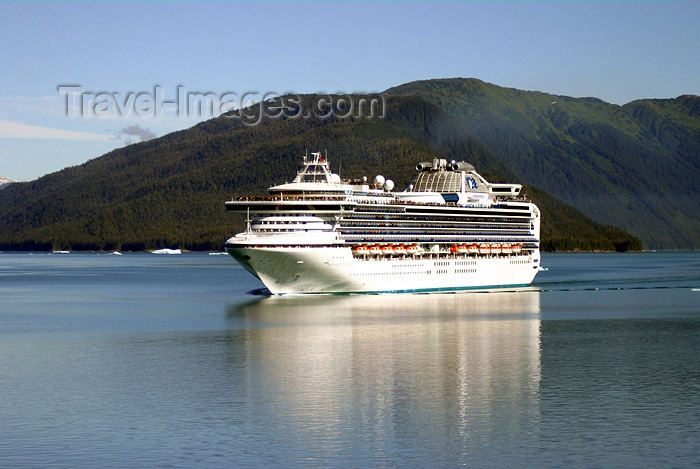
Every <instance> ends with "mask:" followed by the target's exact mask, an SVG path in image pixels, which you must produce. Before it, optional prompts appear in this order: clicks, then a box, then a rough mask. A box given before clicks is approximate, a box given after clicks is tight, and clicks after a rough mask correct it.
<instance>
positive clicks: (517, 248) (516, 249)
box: [513, 243, 523, 254]
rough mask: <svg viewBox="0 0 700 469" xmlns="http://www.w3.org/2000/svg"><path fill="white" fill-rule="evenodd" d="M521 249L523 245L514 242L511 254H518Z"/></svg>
mask: <svg viewBox="0 0 700 469" xmlns="http://www.w3.org/2000/svg"><path fill="white" fill-rule="evenodd" d="M522 251H523V245H522V244H520V243H516V244H514V245H513V254H520V253H521V252H522Z"/></svg>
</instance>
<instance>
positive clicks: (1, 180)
mask: <svg viewBox="0 0 700 469" xmlns="http://www.w3.org/2000/svg"><path fill="white" fill-rule="evenodd" d="M13 182H17V181H15V180H14V179H10V178H6V177H5V176H0V189H2V188H4V187H5V186H6V185H8V184H12V183H13Z"/></svg>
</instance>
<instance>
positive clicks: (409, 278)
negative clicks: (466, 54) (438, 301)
mask: <svg viewBox="0 0 700 469" xmlns="http://www.w3.org/2000/svg"><path fill="white" fill-rule="evenodd" d="M416 170H417V172H418V173H417V175H416V177H415V179H414V180H413V182H412V183H411V184H410V185H409V186H408V187H407V188H406V190H404V191H403V192H394V191H393V189H394V183H393V182H392V181H391V180H386V179H385V178H384V177H383V176H376V177H375V178H374V180H373V181H372V182H369V181H368V180H367V178H363V179H361V180H342V179H341V178H340V176H339V175H337V174H335V173H333V172H332V171H331V169H330V165H329V163H328V159H327V157H325V156H323V155H322V154H321V153H312V154H311V156H310V157H309V156H306V155H305V156H304V157H303V162H302V165H301V168H300V170H299V171H298V172H297V175H296V177H295V178H294V180H293V181H292V182H290V183H286V184H281V185H278V186H274V187H271V188H270V189H269V190H268V192H269V195H267V196H243V197H237V198H234V199H233V200H231V201H228V202H226V209H227V211H229V212H231V213H237V214H239V215H241V216H242V217H244V220H245V223H246V229H245V231H243V232H242V233H239V234H237V235H235V236H234V237H232V238H230V239H229V240H228V241H226V251H227V252H228V253H229V254H230V255H231V256H233V257H234V258H235V259H236V260H237V261H238V262H239V263H240V264H241V265H242V266H243V267H244V268H246V269H247V270H248V271H250V272H251V273H252V274H253V275H255V276H256V277H258V278H259V279H260V280H261V281H262V282H263V284H264V285H265V286H266V287H267V288H268V289H269V291H270V292H271V293H272V294H308V293H381V292H414V291H441V290H462V289H488V288H498V287H510V286H525V285H529V284H530V283H531V282H532V280H533V279H534V277H535V274H536V273H537V271H538V268H539V262H540V255H539V233H540V212H539V209H538V208H537V207H536V206H535V205H534V204H533V203H531V202H530V201H528V200H525V199H524V198H523V197H522V196H521V194H520V192H521V189H522V187H521V186H520V185H519V184H493V183H489V182H488V181H486V180H485V179H484V178H483V177H482V176H481V175H480V174H479V173H477V172H476V170H475V168H474V167H473V166H472V165H470V164H469V163H466V162H462V161H460V162H454V161H452V162H448V161H447V160H445V159H435V160H433V161H432V162H424V163H419V164H418V165H417V166H416Z"/></svg>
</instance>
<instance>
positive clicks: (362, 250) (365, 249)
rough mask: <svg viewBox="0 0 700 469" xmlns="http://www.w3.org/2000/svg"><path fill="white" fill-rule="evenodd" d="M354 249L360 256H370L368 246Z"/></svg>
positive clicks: (364, 245)
mask: <svg viewBox="0 0 700 469" xmlns="http://www.w3.org/2000/svg"><path fill="white" fill-rule="evenodd" d="M352 249H353V251H354V252H355V254H357V255H358V256H366V255H367V254H369V248H368V247H367V245H366V244H363V245H362V246H355V247H354V248H352Z"/></svg>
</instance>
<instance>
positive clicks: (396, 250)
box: [394, 244, 406, 256]
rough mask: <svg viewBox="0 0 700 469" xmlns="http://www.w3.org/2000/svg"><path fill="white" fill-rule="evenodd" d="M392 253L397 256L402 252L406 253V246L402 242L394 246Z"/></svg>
mask: <svg viewBox="0 0 700 469" xmlns="http://www.w3.org/2000/svg"><path fill="white" fill-rule="evenodd" d="M394 254H396V255H397V256H403V255H404V254H406V246H405V245H403V244H399V245H397V246H394Z"/></svg>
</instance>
